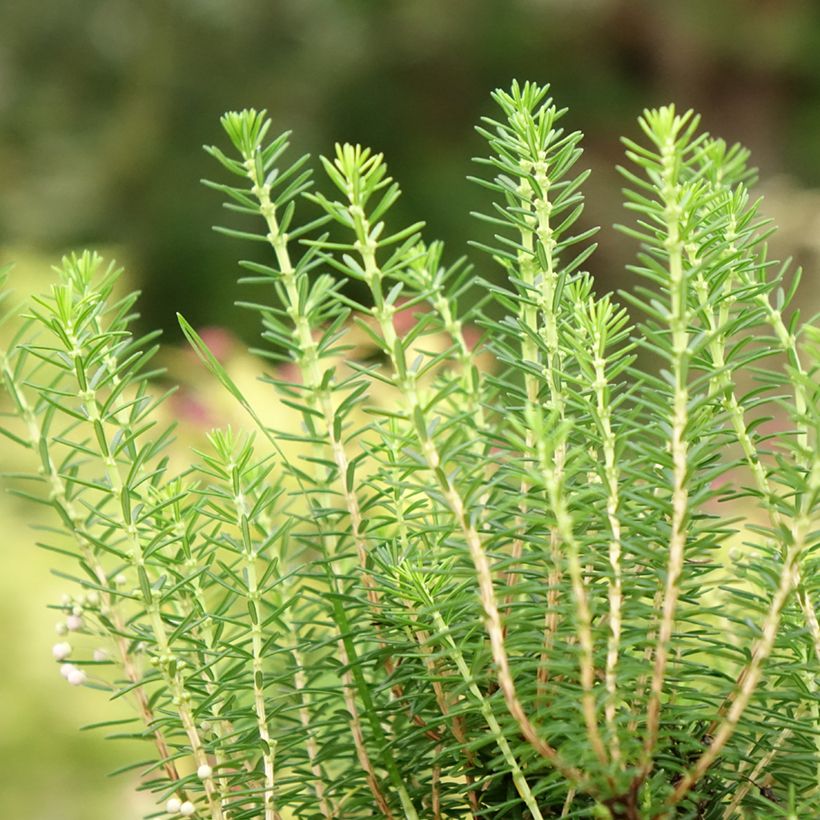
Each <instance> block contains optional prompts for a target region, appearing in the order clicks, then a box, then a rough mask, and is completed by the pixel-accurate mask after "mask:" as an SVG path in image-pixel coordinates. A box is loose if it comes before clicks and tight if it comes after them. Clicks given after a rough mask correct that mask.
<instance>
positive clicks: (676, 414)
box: [642, 136, 689, 777]
mask: <svg viewBox="0 0 820 820" xmlns="http://www.w3.org/2000/svg"><path fill="white" fill-rule="evenodd" d="M661 157H662V163H663V170H662V178H663V188H662V191H661V195H662V197H663V201H664V204H665V207H664V218H665V221H666V241H665V245H666V249H667V252H668V254H669V290H670V292H671V312H670V316H669V326H670V330H671V331H672V375H673V379H674V393H673V399H672V420H671V421H672V439H671V454H672V520H671V522H670V528H671V532H670V537H669V559H668V564H667V569H666V584H665V588H664V592H663V603H662V607H663V610H662V614H661V622H660V628H659V630H658V639H657V643H656V645H655V664H654V669H653V672H652V681H651V684H650V691H649V703H648V706H647V715H646V738H645V740H644V753H643V766H642V776H643V777H646V775H648V774H649V772H650V771H651V769H652V754H653V752H654V749H655V744H656V743H657V740H658V730H659V726H660V714H661V695H662V694H663V685H664V679H665V674H666V664H667V661H668V656H669V645H670V642H671V640H672V631H673V629H674V624H675V610H676V608H677V603H678V596H679V594H680V578H681V574H682V572H683V558H684V548H685V546H686V525H687V520H688V513H689V510H688V507H689V491H688V487H687V481H686V473H687V467H688V443H687V440H686V425H687V422H688V402H689V389H688V385H687V373H688V362H689V330H688V324H689V311H688V308H687V301H686V300H687V282H686V276H685V274H684V270H683V239H682V237H681V234H680V219H681V207H680V204H679V202H678V191H677V186H676V183H677V179H676V170H675V168H676V161H677V158H676V147H675V142H674V137H672V136H670V137H668V138H667V141H666V142H665V144H664V145H663V147H662V150H661Z"/></svg>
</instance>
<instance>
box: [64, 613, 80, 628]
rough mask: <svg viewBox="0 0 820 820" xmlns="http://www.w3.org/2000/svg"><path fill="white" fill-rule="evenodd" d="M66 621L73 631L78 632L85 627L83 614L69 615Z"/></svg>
mask: <svg viewBox="0 0 820 820" xmlns="http://www.w3.org/2000/svg"><path fill="white" fill-rule="evenodd" d="M65 623H66V626H67V627H68V628H69V629H70V630H71V631H72V632H78V631H79V630H80V629H82V628H83V619H82V616H81V615H69V616H68V617H67V618H66V619H65Z"/></svg>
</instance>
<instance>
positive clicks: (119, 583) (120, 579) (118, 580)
mask: <svg viewBox="0 0 820 820" xmlns="http://www.w3.org/2000/svg"><path fill="white" fill-rule="evenodd" d="M114 583H115V584H116V585H117V586H118V587H124V586H125V585H126V584H127V583H128V579H127V578H126V577H125V575H123V574H122V573H120V574H119V575H117V577H116V578H114Z"/></svg>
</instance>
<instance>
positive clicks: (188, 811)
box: [179, 800, 196, 817]
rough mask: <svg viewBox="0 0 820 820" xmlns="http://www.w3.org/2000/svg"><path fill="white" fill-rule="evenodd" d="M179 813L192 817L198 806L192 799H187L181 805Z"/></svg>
mask: <svg viewBox="0 0 820 820" xmlns="http://www.w3.org/2000/svg"><path fill="white" fill-rule="evenodd" d="M179 813H180V814H181V815H182V816H183V817H191V816H192V815H193V814H195V813H196V806H195V805H194V804H193V803H192V802H191V801H190V800H186V801H185V802H184V803H183V804H182V805H181V806H180V807H179Z"/></svg>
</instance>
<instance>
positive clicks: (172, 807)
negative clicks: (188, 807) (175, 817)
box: [165, 797, 182, 814]
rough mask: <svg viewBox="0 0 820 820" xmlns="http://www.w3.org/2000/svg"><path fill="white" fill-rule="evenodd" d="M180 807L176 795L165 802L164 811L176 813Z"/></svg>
mask: <svg viewBox="0 0 820 820" xmlns="http://www.w3.org/2000/svg"><path fill="white" fill-rule="evenodd" d="M181 808H182V801H181V800H180V799H179V798H178V797H172V798H171V799H170V800H169V801H168V802H167V803H166V804H165V811H167V812H168V814H176V813H177V812H178V811H179V810H180V809H181Z"/></svg>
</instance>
